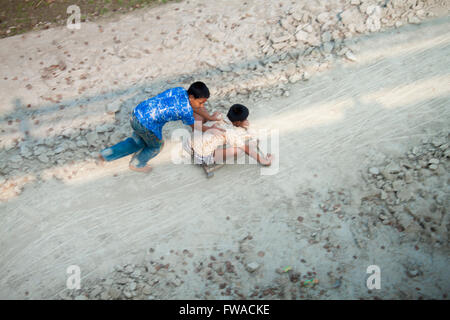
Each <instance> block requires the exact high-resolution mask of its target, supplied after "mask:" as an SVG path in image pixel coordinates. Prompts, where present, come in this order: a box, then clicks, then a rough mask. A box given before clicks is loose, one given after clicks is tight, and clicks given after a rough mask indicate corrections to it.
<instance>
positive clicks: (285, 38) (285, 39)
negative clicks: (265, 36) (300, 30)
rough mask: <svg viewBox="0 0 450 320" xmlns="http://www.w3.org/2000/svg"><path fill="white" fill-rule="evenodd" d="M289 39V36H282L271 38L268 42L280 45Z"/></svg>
mask: <svg viewBox="0 0 450 320" xmlns="http://www.w3.org/2000/svg"><path fill="white" fill-rule="evenodd" d="M290 38H291V35H290V34H284V35H281V36H276V37H272V38H271V39H270V40H272V42H273V43H281V42H286V41H288V40H289V39H290Z"/></svg>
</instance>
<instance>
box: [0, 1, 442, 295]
mask: <svg viewBox="0 0 450 320" xmlns="http://www.w3.org/2000/svg"><path fill="white" fill-rule="evenodd" d="M186 7H187V8H189V6H188V5H186ZM236 8H237V7H236ZM219 9H220V10H225V9H224V8H222V9H221V8H219ZM219 9H217V10H219ZM234 9H235V7H234V6H231V9H230V10H231V12H230V14H229V15H230V16H233V14H232V13H233V12H232V11H233V10H234ZM253 9H254V10H256V9H255V8H253ZM253 9H252V10H253ZM152 10H154V11H152V14H159V10H163V9H161V8H156V9H152ZM186 10H188V9H186ZM205 10H208V8H206V9H205ZM236 10H238V9H236ZM161 12H162V11H161ZM186 16H187V17H188V15H186ZM123 19H124V20H125V22H123V21H122V22H117V23H119V24H120V23H123V25H124V26H131V25H134V22H135V20H133V19H139V18H136V17H134V16H133V17H131V16H127V17H125V18H123ZM127 19H128V20H127ZM186 19H187V18H186ZM167 23H170V21H169V22H167ZM174 23H175V22H174ZM112 26H113V24H109V22H108V23H106V22H105V24H104V29H105V31H104V32H105V33H106V32H108V30H109V28H113V27H112ZM158 27H161V28H163V27H162V26H157V28H158ZM97 28H98V27H97V26H96V25H89V26H86V28H85V29H82V31H80V32H83V34H73V35H71V34H70V31H67V30H64V29H61V30H59V29H55V30H47V31H42V32H39V33H31V34H29V35H27V36H26V38H25V39H19V37H14V38H10V39H3V40H2V41H1V47H2V49H1V50H0V56H1V57H2V61H4V63H2V65H3V66H2V67H0V68H1V69H2V70H1V71H2V72H1V73H2V76H3V75H4V74H8V75H9V77H11V76H13V75H14V74H15V73H18V72H22V76H24V77H27V78H28V79H29V80H28V81H29V82H30V83H31V84H32V86H33V90H32V91H27V89H22V88H17V87H15V85H14V84H11V82H8V85H9V86H8V85H7V84H6V82H4V83H2V86H1V90H2V98H3V99H2V101H5V104H4V105H2V107H1V112H2V113H3V114H8V113H10V112H13V110H14V103H9V102H10V101H14V99H13V97H14V98H15V99H20V100H21V102H20V103H19V104H23V105H26V104H28V103H30V104H32V105H33V108H36V109H39V108H46V106H45V105H44V104H42V103H41V100H39V96H43V95H45V94H47V93H48V92H49V90H51V89H49V88H50V87H51V86H52V85H53V84H52V85H50V86H47V85H46V84H44V83H42V82H41V81H40V80H39V79H40V75H39V74H36V73H35V70H36V69H35V67H34V66H33V63H36V64H38V61H34V60H39V59H34V60H33V61H30V62H26V63H29V64H30V65H29V68H28V69H26V68H25V67H24V66H22V67H18V66H17V67H15V66H16V65H17V64H18V61H22V60H18V59H19V58H18V57H19V56H20V55H22V54H23V55H26V53H27V51H29V50H34V49H35V48H31V49H30V44H31V45H33V44H36V45H37V41H38V40H37V39H36V37H37V36H40V39H39V47H40V48H41V50H42V51H44V50H53V49H52V46H51V45H50V43H51V42H52V41H53V40H55V39H56V42H57V43H61V42H64V41H65V43H66V44H64V45H65V46H66V47H67V48H71V49H73V50H74V51H73V53H72V58H73V59H78V58H80V59H82V58H83V57H84V56H89V54H90V53H89V52H91V51H97V52H100V51H101V50H102V48H103V47H104V48H107V50H110V49H111V48H112V47H111V46H109V45H108V44H107V43H106V40H105V39H106V37H104V35H102V34H100V33H95V34H94V33H93V32H91V31H92V30H95V29H97ZM91 29H92V30H91ZM169 29H170V27H169ZM122 30H123V29H122ZM448 30H450V20H449V18H448V17H442V18H437V19H433V20H429V21H426V22H424V23H422V24H420V25H408V26H404V27H402V28H400V29H392V30H388V31H383V32H380V33H376V34H370V35H367V36H361V37H360V39H359V42H358V45H359V50H358V53H357V61H355V62H350V61H345V60H339V61H337V62H336V63H335V64H333V66H332V67H331V68H330V69H329V70H326V71H324V72H322V73H320V74H318V75H316V76H314V77H312V78H311V79H310V80H309V81H306V82H300V83H297V84H293V85H290V96H289V97H281V98H276V99H270V100H260V101H256V102H255V103H254V104H252V105H249V107H250V108H251V117H250V121H251V123H252V125H253V126H254V127H255V128H267V129H275V130H278V132H279V151H278V154H277V159H278V162H277V163H276V166H278V172H276V173H275V174H273V175H261V171H260V170H261V168H260V167H258V166H256V165H229V166H226V167H225V168H222V169H221V170H220V171H218V172H217V173H216V175H215V177H214V178H212V179H206V178H205V176H204V174H203V172H202V170H201V169H200V168H198V167H195V166H192V165H175V164H173V163H171V161H170V156H171V150H172V148H173V147H175V146H176V144H175V143H173V142H169V141H168V143H167V144H166V147H165V149H164V150H163V152H162V153H161V155H160V156H158V157H157V158H156V159H155V160H154V161H153V164H154V170H153V172H152V173H151V174H149V175H145V174H138V173H133V172H130V171H128V169H127V166H128V160H129V159H128V158H126V159H121V160H118V161H115V162H112V163H107V164H106V165H105V166H104V167H98V166H96V165H95V164H94V163H93V162H86V163H82V166H81V168H82V169H80V172H79V174H77V175H76V177H74V178H73V179H71V180H70V181H69V180H62V181H61V180H56V179H52V180H48V181H45V182H43V183H36V184H30V185H28V186H26V187H25V190H24V191H23V193H22V194H21V195H20V196H18V197H16V198H12V199H10V200H9V201H7V202H4V203H1V204H0V212H1V221H2V222H1V226H0V230H1V232H0V247H1V263H0V297H1V298H6V299H16V298H19V299H23V298H31V299H38V298H45V299H57V298H59V296H58V294H60V293H61V292H62V291H64V290H65V283H66V279H67V274H66V268H67V267H68V266H70V265H78V266H80V268H81V271H82V277H83V281H84V280H88V279H95V278H101V277H104V276H105V275H106V274H108V273H109V272H111V271H112V270H113V267H114V266H115V265H117V264H124V263H134V262H139V261H141V260H142V259H144V258H145V256H146V255H148V254H149V249H150V248H152V249H153V250H152V253H151V255H152V256H153V257H155V259H157V258H156V257H159V258H160V259H161V257H162V258H164V261H166V262H171V264H172V267H173V268H175V269H176V268H182V266H181V264H180V265H178V264H177V262H176V261H177V260H176V259H175V258H174V254H172V253H173V252H175V251H176V252H181V251H182V250H185V249H187V250H189V252H191V253H192V254H193V258H191V260H196V261H200V260H202V259H205V257H209V256H211V255H214V254H217V253H218V252H226V251H227V250H228V251H231V252H239V243H240V241H241V242H242V239H244V238H245V237H246V236H247V235H248V234H251V235H252V240H251V246H252V249H251V250H248V251H247V252H246V253H245V261H246V262H247V263H248V262H252V261H257V262H258V263H259V264H260V266H261V267H260V269H259V270H258V272H257V273H248V274H242V275H241V276H240V280H241V282H242V284H241V285H242V287H243V288H244V289H245V288H246V286H248V287H251V286H252V285H254V283H262V284H270V283H271V282H272V281H273V280H274V279H275V278H276V277H277V274H276V273H275V271H274V270H275V269H277V268H280V267H283V266H287V265H290V266H293V267H294V268H296V270H301V271H302V272H306V271H309V270H314V272H316V274H317V277H318V278H319V279H321V284H323V286H324V287H323V288H325V289H326V290H325V291H326V293H325V294H322V295H320V296H319V295H316V296H311V297H310V298H328V299H330V298H331V299H357V298H361V297H362V298H370V297H373V296H374V295H376V296H378V297H382V298H391V299H395V298H418V297H419V296H422V297H424V298H437V299H441V298H442V297H443V295H444V294H446V293H448V292H449V291H450V277H449V276H448V262H449V259H448V244H447V243H446V244H445V246H444V247H441V248H436V247H435V246H433V245H431V244H427V243H423V244H422V243H421V244H420V245H419V247H420V249H419V250H417V249H415V248H414V246H415V245H417V244H418V242H414V241H412V242H411V241H407V242H403V241H402V237H403V235H402V234H401V233H399V232H398V231H396V230H395V229H394V228H391V227H388V226H380V227H379V228H377V229H376V230H374V231H373V234H372V236H371V238H370V239H368V238H365V237H364V236H360V235H358V234H359V233H358V232H359V231H358V230H356V231H355V229H358V226H357V224H356V223H355V220H354V219H352V217H357V216H358V210H359V206H360V203H361V199H362V198H363V197H364V196H366V195H367V194H368V193H370V191H368V189H367V188H366V183H365V181H364V180H363V178H362V172H367V168H368V167H370V166H371V164H374V163H375V164H377V163H379V162H380V161H383V160H384V158H385V155H388V156H389V157H391V158H395V157H398V156H401V155H402V154H404V153H405V152H406V151H408V150H409V149H410V148H411V147H412V146H414V145H416V144H417V143H420V141H421V140H422V139H424V138H427V137H431V136H433V135H434V134H436V133H440V132H449V129H450V109H449V101H450V100H449V94H450V90H449V86H448V83H450V73H449V66H450V61H449V59H450V58H449V57H450V33H449V31H448ZM122 32H125V31H122ZM255 33H257V31H255ZM108 35H109V34H108ZM75 37H77V39H78V41H81V39H82V38H85V39H86V40H85V41H88V42H89V45H88V46H86V49H85V48H84V47H83V46H84V45H80V46H81V47H82V48H79V47H77V46H76V45H73V46H72V45H71V44H70V43H69V42H71V41H76V40H73V39H74V38H75ZM58 39H61V40H58ZM62 39H64V40H62ZM8 46H13V47H14V51H9V49H8V48H7V47H8ZM132 47H133V44H130V45H129V46H128V47H127V48H126V49H124V50H131V48H132ZM55 50H56V49H55ZM77 50H79V51H77ZM252 50H253V49H252V48H248V51H249V52H250V53H252V52H253V51H252ZM254 51H255V52H256V49H255V50H254ZM11 52H13V54H11ZM71 52H72V51H71ZM93 56H95V53H93ZM54 58H55V61H57V59H58V54H57V53H55V54H54ZM232 58H233V55H232V54H231V53H230V55H224V58H222V59H223V60H224V62H226V61H227V60H226V59H232ZM167 59H171V57H170V52H169V57H168V58H167ZM142 60H145V61H151V62H153V61H155V60H154V58H153V57H152V56H148V57H145V59H144V58H142V59H141V60H139V61H142ZM47 61H48V60H47ZM117 62H119V61H117ZM127 63H130V64H129V65H128V66H127V65H126V64H127ZM47 64H52V63H47V62H46V65H47ZM108 64H111V68H110V69H109V70H108V71H106V70H105V68H104V67H103V66H102V67H101V68H102V69H101V70H98V71H97V72H94V73H98V74H96V75H95V76H94V75H92V76H91V77H92V82H91V83H90V84H91V85H87V87H88V88H87V89H86V91H85V92H84V93H83V94H84V95H85V96H89V95H90V94H91V96H92V94H94V93H98V92H101V91H102V90H109V92H111V93H110V95H109V96H108V98H110V99H111V100H112V99H119V98H121V97H123V96H125V94H122V93H120V92H123V91H120V90H119V89H117V90H116V89H115V88H114V89H112V88H111V87H110V85H111V84H112V83H113V81H114V79H116V78H117V79H118V81H119V83H120V86H123V87H124V88H130V89H126V90H128V91H126V90H125V91H126V92H125V93H129V92H130V91H131V92H133V82H134V80H135V79H128V80H126V79H123V78H122V77H121V74H120V72H122V70H128V75H129V77H131V78H132V77H134V76H135V75H136V74H139V70H137V69H133V68H130V66H132V65H133V66H136V62H134V64H131V62H124V63H122V64H120V63H117V64H116V65H115V64H114V63H113V61H112V58H111V59H109V61H108ZM6 65H7V66H8V67H6ZM100 65H101V64H100ZM152 65H153V66H154V63H149V64H148V65H147V66H150V67H151V66H152ZM176 65H177V63H176V62H174V63H173V65H172V66H169V65H168V66H167V68H168V71H167V76H168V77H169V76H171V75H173V73H175V72H176ZM147 66H144V67H143V68H147ZM5 68H7V70H5ZM115 68H117V69H119V68H122V69H121V71H120V72H117V74H116V78H114V77H109V75H108V72H110V73H113V72H115V71H114V69H115ZM154 68H157V67H156V66H154ZM159 68H161V66H160V65H159ZM190 68H192V66H189V65H186V70H184V71H185V72H186V73H189V72H190V71H192V70H191V69H190ZM159 72H161V73H163V72H164V71H162V70H161V71H156V72H155V73H154V74H156V75H158V74H160V73H159ZM18 75H19V74H18ZM19 76H20V75H19ZM136 77H137V76H136ZM156 77H157V76H155V78H156ZM122 80H123V81H122ZM95 81H98V82H99V83H98V85H97V84H96V85H93V83H95ZM101 81H104V82H106V83H103V84H101V83H100V82H101ZM155 81H156V80H155ZM24 83H25V82H24ZM118 86H119V85H118ZM136 86H137V85H136ZM74 88H75V86H73V87H72V86H66V87H63V89H60V87H58V89H57V91H61V94H62V95H63V97H62V100H65V101H70V100H71V99H76V98H75V97H76V96H77V94H78V93H77V92H76V90H73V89H74ZM62 90H64V91H62ZM30 92H32V93H30ZM36 92H37V93H38V94H36ZM100 97H101V98H98V99H97V100H96V99H95V98H93V99H92V100H93V102H92V105H95V103H97V104H101V103H103V101H104V100H105V99H103V98H102V97H104V96H100ZM234 102H235V101H230V103H234ZM236 102H237V101H236ZM85 103H86V105H87V106H88V108H90V107H89V105H90V102H89V101H86V102H85ZM67 104H70V103H66V105H67ZM47 107H48V106H47ZM93 108H95V107H93ZM17 112H18V111H17ZM55 112H59V111H55ZM100 116H101V115H100ZM92 121H95V119H92ZM175 127H176V126H175ZM445 183H446V190H447V191H448V182H447V181H446V182H445ZM339 191H341V192H343V193H345V201H348V205H347V206H346V208H347V209H346V210H347V211H346V212H345V217H344V218H338V217H337V216H336V215H330V214H322V215H321V216H320V217H319V216H317V214H319V213H321V212H320V210H319V204H320V203H323V202H324V201H326V200H327V199H328V197H329V195H330V194H331V193H336V192H339ZM299 216H302V217H303V218H304V220H303V224H299V223H298V220H297V218H298V217H299ZM314 232H315V233H318V236H317V238H318V241H316V242H313V243H311V241H309V240H310V239H311V234H312V233H314ZM358 237H359V238H358ZM358 239H359V240H360V242H358ZM362 240H364V241H363V242H364V244H363V245H361V241H362ZM325 243H332V244H333V246H336V245H338V247H339V249H335V250H333V251H332V252H329V251H328V250H327V249H326V248H325V249H324V248H323V246H324V244H325ZM358 243H359V244H358ZM382 246H383V247H384V248H385V249H381V247H382ZM261 251H262V252H264V255H263V256H261V255H257V254H256V253H257V252H261ZM301 259H304V260H306V263H302V262H300V260H301ZM373 264H375V265H378V266H379V267H380V268H381V275H382V287H381V290H375V293H371V292H370V291H369V292H368V290H367V287H366V285H365V284H366V278H367V276H368V274H367V273H366V268H367V267H368V266H369V265H373ZM408 264H419V265H420V266H421V272H422V275H421V276H420V277H416V278H410V277H408V276H407V275H406V273H405V266H406V265H408ZM189 266H190V267H192V266H191V265H190V264H189ZM192 268H193V267H192ZM337 270H338V271H337ZM330 271H332V272H335V273H337V274H339V275H340V276H341V277H342V279H343V280H342V281H343V284H342V286H340V288H338V289H329V288H328V287H329V286H331V285H332V283H331V280H329V279H328V278H327V273H329V272H330ZM327 281H330V283H331V284H328V283H327ZM417 287H419V288H420V290H417V289H416V288H417ZM248 290H250V289H248ZM204 291H205V282H202V281H198V279H197V278H196V277H195V275H191V273H188V274H187V275H186V276H185V278H184V284H183V285H182V286H180V287H177V288H176V289H174V290H168V291H165V292H164V293H161V294H160V295H159V296H158V297H159V298H175V299H179V298H188V299H189V298H192V299H195V298H198V297H201V298H204V296H203V292H204ZM244 291H245V290H244ZM372 291H373V290H372Z"/></svg>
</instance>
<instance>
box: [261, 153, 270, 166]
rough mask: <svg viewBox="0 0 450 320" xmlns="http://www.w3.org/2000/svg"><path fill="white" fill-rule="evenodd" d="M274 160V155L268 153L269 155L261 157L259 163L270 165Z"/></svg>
mask: <svg viewBox="0 0 450 320" xmlns="http://www.w3.org/2000/svg"><path fill="white" fill-rule="evenodd" d="M272 160H273V155H272V154H270V153H268V154H267V156H265V157H260V158H259V163H260V164H262V165H263V166H270V164H271V163H272Z"/></svg>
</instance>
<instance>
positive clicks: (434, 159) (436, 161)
mask: <svg viewBox="0 0 450 320" xmlns="http://www.w3.org/2000/svg"><path fill="white" fill-rule="evenodd" d="M428 163H429V164H439V160H438V159H436V158H433V159H430V161H428Z"/></svg>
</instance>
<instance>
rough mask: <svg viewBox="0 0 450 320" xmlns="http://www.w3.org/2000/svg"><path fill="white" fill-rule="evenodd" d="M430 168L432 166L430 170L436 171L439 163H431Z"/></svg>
mask: <svg viewBox="0 0 450 320" xmlns="http://www.w3.org/2000/svg"><path fill="white" fill-rule="evenodd" d="M428 168H430V170H433V171H434V170H437V168H438V165H437V164H430V166H429V167H428Z"/></svg>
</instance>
